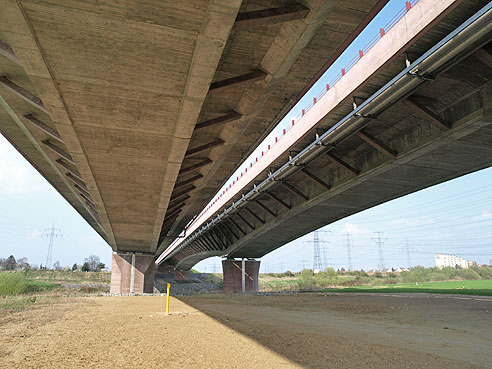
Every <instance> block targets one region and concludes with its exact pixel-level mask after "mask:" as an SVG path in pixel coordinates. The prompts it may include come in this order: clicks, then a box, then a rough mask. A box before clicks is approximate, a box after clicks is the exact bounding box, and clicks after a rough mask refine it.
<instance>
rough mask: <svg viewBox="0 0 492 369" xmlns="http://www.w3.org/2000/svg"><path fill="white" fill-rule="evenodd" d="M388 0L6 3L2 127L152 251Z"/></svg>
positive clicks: (80, 199)
mask: <svg viewBox="0 0 492 369" xmlns="http://www.w3.org/2000/svg"><path fill="white" fill-rule="evenodd" d="M386 2H387V0H365V1H359V0H350V1H324V0H309V1H302V2H299V3H297V2H295V1H294V2H293V1H291V0H268V1H263V0H261V1H260V0H243V1H241V0H198V1H193V2H179V1H171V0H163V1H135V0H122V1H120V0H103V1H97V2H94V1H92V0H49V1H40V0H19V1H17V0H5V1H3V2H2V6H1V7H0V105H1V106H2V109H0V132H1V133H2V134H3V135H4V136H5V137H7V139H8V140H9V141H10V142H11V143H12V144H13V145H14V146H15V147H16V148H17V149H18V150H19V151H20V152H21V153H22V154H23V155H24V156H25V157H26V159H27V160H29V161H30V162H31V163H32V165H33V166H34V167H35V168H36V169H37V170H38V171H39V172H40V173H41V174H42V175H43V176H44V177H45V178H46V179H47V180H48V181H49V182H50V183H51V184H52V185H53V186H54V187H55V188H56V189H57V190H58V191H59V192H60V193H61V194H62V196H64V197H65V198H66V199H67V201H68V202H69V203H70V204H71V205H72V206H73V207H74V208H75V209H76V210H77V211H78V212H79V213H80V214H81V215H82V216H83V217H84V218H85V219H86V220H87V221H88V222H89V223H90V224H91V226H92V227H93V228H94V229H95V230H96V231H97V232H98V233H99V234H100V235H101V236H102V237H103V238H104V239H105V240H106V241H107V242H108V243H109V244H110V245H111V247H112V248H113V250H114V251H117V252H139V253H146V254H148V255H152V256H155V255H156V254H158V253H159V252H161V251H162V250H163V249H164V248H165V247H166V246H167V245H168V244H169V243H170V242H171V241H172V240H173V239H175V237H176V236H177V235H178V234H179V233H180V232H181V231H182V230H183V228H184V227H185V225H186V224H187V223H188V222H189V221H190V220H191V219H192V218H193V217H194V216H195V215H196V214H197V213H198V212H200V211H201V209H202V208H203V207H204V206H205V205H206V203H207V202H208V201H209V200H210V199H211V197H212V196H213V195H214V193H215V192H216V191H217V188H218V186H220V185H221V184H222V183H223V182H224V181H225V180H226V179H227V178H228V177H229V175H230V174H231V173H232V171H233V170H234V169H235V168H236V167H237V166H238V165H239V164H240V162H241V160H242V158H243V157H244V155H245V154H246V153H247V151H248V150H250V149H251V147H252V146H254V145H253V144H254V143H255V142H257V141H258V140H259V139H260V138H261V136H262V135H263V134H264V133H265V131H266V130H268V129H271V128H272V127H273V126H274V124H275V122H277V121H278V119H279V118H280V117H281V116H282V114H284V113H285V112H286V111H287V110H286V109H287V107H288V106H290V105H292V103H293V102H295V101H296V100H297V99H299V98H300V97H301V96H302V94H303V91H304V88H305V86H306V84H309V82H310V81H312V80H313V78H314V77H315V75H316V74H317V73H318V72H319V71H320V70H321V69H323V68H324V66H325V65H326V64H327V63H328V64H329V63H331V62H332V61H333V60H334V59H335V58H336V56H337V55H338V54H339V53H340V52H341V51H342V50H343V49H344V47H345V46H346V45H347V43H348V42H349V41H350V40H352V39H353V38H354V37H355V36H356V35H357V34H358V32H359V31H360V29H362V28H363V27H364V25H365V24H367V23H368V22H369V21H370V19H371V18H372V17H373V16H374V14H376V12H377V11H378V10H379V9H381V7H382V6H383V5H384V4H385V3H386Z"/></svg>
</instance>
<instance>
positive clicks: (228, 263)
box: [222, 259, 260, 293]
mask: <svg viewBox="0 0 492 369" xmlns="http://www.w3.org/2000/svg"><path fill="white" fill-rule="evenodd" d="M244 263H245V279H244V281H245V291H244V292H253V293H254V292H258V274H259V273H260V262H259V261H258V260H245V262H244ZM241 265H242V261H241V260H229V259H228V260H223V261H222V273H223V279H224V284H223V288H224V292H226V293H234V292H242V271H241Z"/></svg>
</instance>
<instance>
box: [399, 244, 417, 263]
mask: <svg viewBox="0 0 492 369" xmlns="http://www.w3.org/2000/svg"><path fill="white" fill-rule="evenodd" d="M402 244H403V246H402V247H400V250H401V251H405V252H406V254H407V266H408V267H409V268H411V267H412V259H411V258H410V253H412V252H416V251H417V249H416V248H415V247H412V246H410V245H411V244H413V242H412V241H408V237H405V242H404V243H403V242H402Z"/></svg>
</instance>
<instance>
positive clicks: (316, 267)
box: [303, 230, 330, 273]
mask: <svg viewBox="0 0 492 369" xmlns="http://www.w3.org/2000/svg"><path fill="white" fill-rule="evenodd" d="M320 233H330V231H319V230H316V231H314V232H313V240H311V241H304V242H306V243H313V247H314V255H313V271H314V272H315V273H316V272H317V271H321V270H324V267H323V264H325V265H326V264H327V260H326V250H325V249H324V248H323V256H324V260H323V261H321V250H320V247H319V244H320V243H329V242H328V241H325V240H320V239H319V234H320ZM303 269H304V268H303Z"/></svg>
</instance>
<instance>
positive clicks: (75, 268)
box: [72, 263, 79, 272]
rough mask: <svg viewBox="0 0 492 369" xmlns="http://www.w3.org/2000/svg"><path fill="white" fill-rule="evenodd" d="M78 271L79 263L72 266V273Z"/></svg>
mask: <svg viewBox="0 0 492 369" xmlns="http://www.w3.org/2000/svg"><path fill="white" fill-rule="evenodd" d="M77 269H79V266H78V265H77V263H74V264H73V265H72V272H75V271H76V270H77Z"/></svg>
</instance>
